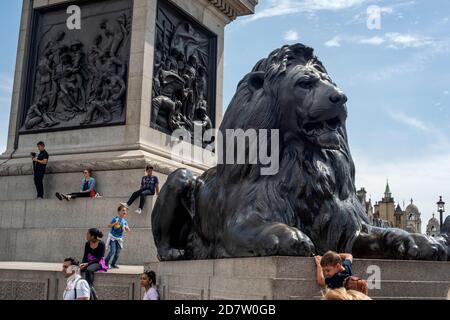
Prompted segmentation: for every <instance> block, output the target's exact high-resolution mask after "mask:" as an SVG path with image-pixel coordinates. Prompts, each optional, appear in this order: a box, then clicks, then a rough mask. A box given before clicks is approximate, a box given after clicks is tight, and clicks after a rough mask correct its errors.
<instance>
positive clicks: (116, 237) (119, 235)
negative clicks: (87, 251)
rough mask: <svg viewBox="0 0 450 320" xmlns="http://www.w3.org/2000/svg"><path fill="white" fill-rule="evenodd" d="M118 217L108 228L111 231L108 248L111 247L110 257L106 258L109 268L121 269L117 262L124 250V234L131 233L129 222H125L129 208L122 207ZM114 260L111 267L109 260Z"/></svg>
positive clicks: (107, 242) (107, 243) (119, 209)
mask: <svg viewBox="0 0 450 320" xmlns="http://www.w3.org/2000/svg"><path fill="white" fill-rule="evenodd" d="M117 212H118V216H115V217H114V218H113V219H112V220H111V223H110V224H108V228H111V231H110V233H109V235H108V240H107V241H106V246H109V253H108V256H107V257H106V258H105V262H106V264H107V265H108V267H109V268H114V269H119V267H118V266H117V260H118V259H119V255H120V252H121V251H122V249H123V233H124V231H125V232H129V231H130V228H129V227H128V222H127V220H125V216H126V214H127V208H126V207H125V206H120V207H119V208H118V209H117ZM111 258H113V259H112V263H111V265H109V260H110V259H111Z"/></svg>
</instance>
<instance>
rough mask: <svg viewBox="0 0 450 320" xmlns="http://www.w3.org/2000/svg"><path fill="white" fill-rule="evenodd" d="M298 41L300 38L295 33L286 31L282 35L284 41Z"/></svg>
mask: <svg viewBox="0 0 450 320" xmlns="http://www.w3.org/2000/svg"><path fill="white" fill-rule="evenodd" d="M298 39H300V36H299V35H298V33H297V31H294V30H288V31H286V32H285V33H284V40H286V41H297V40H298Z"/></svg>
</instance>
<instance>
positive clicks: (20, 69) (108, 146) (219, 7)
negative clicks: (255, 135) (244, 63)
mask: <svg viewBox="0 0 450 320" xmlns="http://www.w3.org/2000/svg"><path fill="white" fill-rule="evenodd" d="M161 1H164V2H167V3H170V5H173V6H176V8H177V10H179V12H182V13H183V15H186V16H189V19H191V21H195V23H196V24H197V25H200V26H201V27H202V28H206V29H208V30H209V32H210V33H211V34H213V35H214V36H215V37H216V38H215V39H216V41H215V42H214V43H215V47H214V48H212V49H214V50H211V52H214V53H215V57H214V59H212V60H211V61H212V62H214V63H213V67H214V70H215V72H214V75H213V79H211V81H213V82H214V83H215V88H213V89H215V90H214V93H215V99H213V100H214V101H215V106H214V110H215V111H216V112H215V117H214V119H211V122H212V125H213V127H218V126H219V124H220V121H221V117H222V100H223V85H222V83H223V62H224V56H223V53H224V48H223V46H224V28H225V26H226V25H227V24H228V23H230V22H231V21H233V20H234V19H235V18H236V17H237V16H240V15H246V14H251V13H252V12H253V11H254V7H255V5H256V4H257V1H256V0H209V1H208V0H192V1H185V0H173V1H171V0H159V1H156V0H114V1H109V0H107V1H105V0H95V1H84V0H80V1H77V0H75V1H67V0H23V9H22V18H21V24H20V35H19V43H18V51H17V59H16V71H15V77H14V88H13V95H12V101H11V113H10V124H9V133H8V141H7V149H6V152H5V153H4V154H2V155H0V159H1V160H0V163H1V164H0V261H11V260H12V261H14V260H16V261H36V262H60V261H61V259H63V258H64V257H66V256H67V255H73V256H77V257H79V256H81V255H82V250H83V246H84V236H85V233H86V231H87V229H88V228H93V227H96V228H100V229H102V230H103V231H105V232H107V230H105V227H106V225H107V224H108V223H109V222H110V219H111V218H112V216H113V215H115V214H116V209H117V206H118V205H119V202H121V201H126V200H127V199H128V198H129V196H130V195H131V193H132V192H133V191H135V190H137V189H138V188H139V184H140V178H141V176H142V175H143V174H144V168H145V166H146V165H147V164H152V165H153V166H154V168H155V170H154V173H155V174H156V175H157V176H158V178H159V180H160V182H161V184H163V183H164V182H165V179H166V177H167V175H168V174H169V173H171V172H172V171H174V170H176V169H178V168H180V167H187V168H189V169H191V170H193V171H194V172H196V173H199V174H200V173H202V172H203V171H204V170H205V169H207V168H209V165H208V164H206V163H204V162H203V161H201V160H200V161H197V162H194V163H186V162H187V161H188V156H187V155H182V156H180V157H174V156H173V155H172V154H171V151H172V147H173V142H172V139H171V136H170V135H168V134H165V133H162V132H161V131H158V130H155V129H153V128H152V127H151V123H150V115H151V111H152V90H153V79H154V78H155V77H154V75H153V71H154V70H153V69H154V65H155V43H158V41H157V40H158V39H155V37H156V34H157V30H156V28H157V21H156V18H157V13H158V3H159V2H161ZM69 5H78V6H79V8H80V10H81V30H79V31H77V30H75V31H74V30H70V29H68V28H67V29H66V27H65V26H66V19H67V18H68V17H69V15H67V16H66V9H67V7H68V6H69ZM83 26H85V27H88V28H90V29H92V30H89V32H83ZM91 33H92V34H91ZM121 34H122V35H123V38H122V37H121ZM80 43H81V44H80ZM80 48H81V49H80ZM80 50H81V51H80ZM80 52H81V55H80V54H79V53H80ZM77 60H78V62H77ZM117 61H119V62H117ZM48 67H50V69H51V70H52V72H51V73H50V74H49V73H48V72H47V71H48V69H49V68H48ZM38 70H39V72H38ZM77 70H78V71H77ZM93 74H94V75H95V76H92V75H93ZM118 77H119V78H120V79H119V78H118ZM49 79H50V80H49ZM105 79H106V80H105ZM107 80H108V81H107ZM121 82H123V83H124V84H125V85H126V93H123V92H122V94H120V95H119V94H118V92H119V91H121V90H118V89H117V88H118V87H121V86H122V85H121ZM79 83H82V84H81V85H78V84H79ZM95 84H97V89H98V88H101V89H102V90H97V91H95V90H92V89H95V87H96V85H95ZM73 87H75V88H76V90H75V89H73ZM71 90H72V91H71ZM83 90H84V94H85V96H86V97H87V98H88V99H84V102H86V103H85V104H84V106H83V98H82V97H83V94H82V93H81V92H82V91H83ZM69 91H70V92H69ZM100 91H102V92H103V93H102V92H100ZM68 92H69V93H68ZM108 92H109V93H112V94H108ZM115 94H118V96H120V97H116V98H115V97H114V96H115ZM89 96H91V97H93V98H92V99H89ZM80 97H81V98H80ZM99 97H101V99H100V98H99ZM45 98H48V100H50V101H48V102H47V104H44V105H42V104H41V105H39V107H38V110H41V113H45V114H47V115H48V116H49V117H50V120H51V118H52V117H53V118H55V117H56V119H57V120H58V119H59V122H66V123H65V125H63V124H62V123H58V124H55V123H53V124H54V125H53V124H52V125H49V123H50V122H51V121H49V120H48V118H47V119H44V117H43V116H42V115H41V116H40V117H42V120H40V121H41V122H39V121H38V122H34V120H35V119H36V114H39V112H35V113H36V114H34V115H33V116H31V115H30V110H31V111H32V110H33V109H34V108H32V106H33V105H37V104H38V103H42V102H43V101H45V100H47V99H45ZM111 100H113V102H110V101H111ZM119 100H120V101H119ZM80 101H81V102H80ZM119 102H120V103H119ZM102 103H106V105H105V106H104V107H105V108H107V109H109V110H107V111H108V112H110V113H111V119H109V120H108V119H107V118H108V116H106V114H105V111H101V110H100V109H99V110H97V111H95V112H97V113H95V114H94V115H93V116H92V118H89V117H87V114H88V112H86V111H88V110H89V108H91V107H92V106H95V105H99V104H100V105H102ZM61 105H62V106H66V107H69V108H68V109H67V108H61ZM119 106H121V108H118V107H119ZM84 107H86V108H85V110H84V109H83V108H84ZM39 108H40V109H39ZM117 109H120V110H121V111H122V113H120V112H119V113H120V114H118V113H117ZM42 110H43V111H42ZM67 110H68V111H67ZM83 110H84V112H86V117H83V114H81V115H80V114H76V115H75V116H74V117H72V118H70V115H71V114H73V113H79V112H83ZM120 110H119V111H120ZM100 111H101V112H100ZM108 112H106V113H108ZM61 114H62V115H63V116H64V117H66V116H67V119H63V118H61ZM58 117H59V118H58ZM38 118H39V117H38ZM83 119H84V120H83ZM102 119H103V120H102ZM30 120H33V121H30ZM38 120H39V119H38ZM53 120H55V119H53ZM54 122H56V121H54ZM85 122H86V123H87V124H86V123H85ZM38 141H44V142H45V143H46V149H47V151H48V152H49V154H50V162H49V165H48V166H47V174H46V176H45V179H44V189H45V198H46V199H45V200H42V201H36V200H35V197H36V192H35V188H34V183H33V176H32V163H31V159H30V152H35V151H36V143H37V142H38ZM183 143H184V144H186V143H187V142H183ZM189 145H190V144H189ZM195 148H198V147H195ZM86 167H90V168H92V169H93V170H94V177H95V178H96V179H97V182H98V191H99V192H100V194H101V195H102V196H103V198H102V199H89V200H80V199H79V200H76V201H74V202H71V203H60V202H59V201H58V200H57V199H56V198H55V196H54V194H55V192H76V191H78V190H79V183H80V179H81V172H82V170H83V169H84V168H86ZM147 202H148V203H147V207H146V209H145V212H144V214H143V216H136V215H134V213H133V211H134V210H135V209H136V204H135V206H134V207H133V208H132V210H130V214H129V217H128V221H129V222H130V224H131V227H132V229H133V230H132V232H131V233H130V234H129V235H128V238H127V239H126V243H125V249H124V251H123V253H122V255H121V260H120V262H121V263H125V264H131V265H142V264H143V263H144V262H146V261H156V256H155V248H154V244H153V236H152V233H151V228H150V222H151V217H150V212H151V209H152V200H151V199H150V198H149V199H148V201H147Z"/></svg>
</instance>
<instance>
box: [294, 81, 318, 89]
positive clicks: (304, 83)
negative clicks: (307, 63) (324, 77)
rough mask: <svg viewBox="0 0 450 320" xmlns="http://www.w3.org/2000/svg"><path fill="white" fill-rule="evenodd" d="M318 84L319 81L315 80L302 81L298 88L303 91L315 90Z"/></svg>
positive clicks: (299, 82) (298, 83)
mask: <svg viewBox="0 0 450 320" xmlns="http://www.w3.org/2000/svg"><path fill="white" fill-rule="evenodd" d="M316 82H317V81H316V80H315V79H308V80H302V81H298V82H297V86H299V87H300V88H302V89H306V90H311V89H313V88H314V85H315V84H316Z"/></svg>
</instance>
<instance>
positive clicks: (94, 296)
mask: <svg viewBox="0 0 450 320" xmlns="http://www.w3.org/2000/svg"><path fill="white" fill-rule="evenodd" d="M79 281H86V280H84V279H83V278H80V279H78V280H77V281H76V282H75V284H74V287H73V290H74V292H75V300H77V284H78V282H79ZM88 286H89V293H90V296H89V300H98V297H97V291H96V290H95V288H94V287H92V286H90V285H89V283H88Z"/></svg>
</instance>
